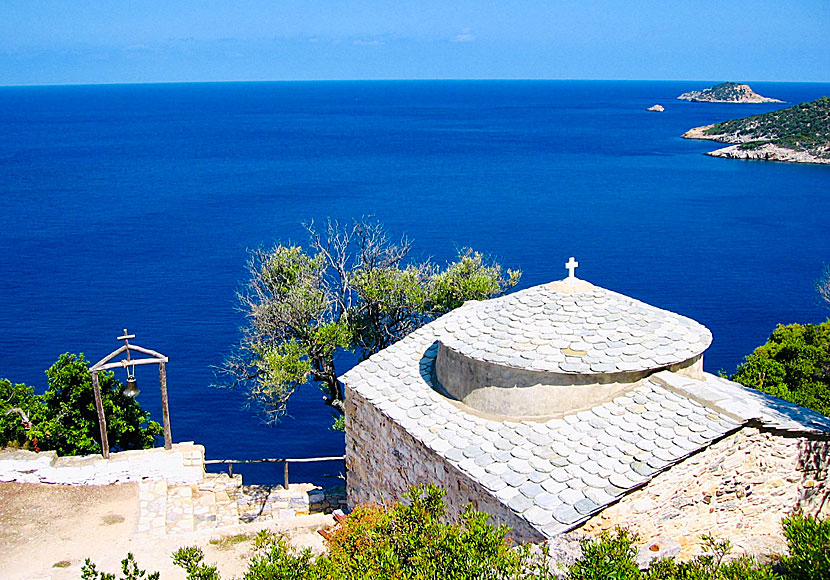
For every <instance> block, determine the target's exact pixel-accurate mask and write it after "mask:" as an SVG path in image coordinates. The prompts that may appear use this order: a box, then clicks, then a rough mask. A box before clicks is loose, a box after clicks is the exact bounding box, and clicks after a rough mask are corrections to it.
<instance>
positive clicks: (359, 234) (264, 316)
mask: <svg viewBox="0 0 830 580" xmlns="http://www.w3.org/2000/svg"><path fill="white" fill-rule="evenodd" d="M305 227H306V230H307V232H308V235H309V241H308V245H307V246H306V247H301V246H298V245H291V244H289V245H283V244H278V245H276V246H275V247H273V248H271V249H264V248H259V249H255V250H253V251H251V252H250V259H249V261H248V271H249V280H248V282H247V284H246V285H245V286H244V287H243V288H242V289H241V290H240V291H239V292H238V299H239V305H240V308H241V310H242V311H243V312H244V313H245V315H246V316H247V318H248V324H247V326H245V327H244V328H243V331H242V332H243V336H242V338H241V340H240V342H239V344H238V345H237V347H236V349H235V351H234V352H233V354H232V355H231V356H229V357H228V358H227V359H226V360H225V363H224V365H223V366H222V368H221V369H220V375H224V376H223V378H224V379H225V380H223V381H222V384H224V385H228V386H233V387H242V388H245V389H246V390H247V392H248V395H249V401H250V402H251V403H252V404H254V405H256V406H257V407H259V409H260V410H261V411H263V412H264V415H265V417H266V418H267V419H268V420H270V421H276V420H279V419H280V418H281V417H282V416H283V415H284V414H285V411H286V404H287V402H288V400H289V398H290V397H291V395H292V394H293V393H294V392H296V390H297V388H299V387H300V386H301V385H304V384H306V383H308V382H314V383H317V384H318V385H319V386H320V387H321V388H322V390H323V392H324V400H325V403H326V404H327V405H329V406H331V407H332V408H333V409H335V410H336V411H337V412H338V413H340V414H342V413H343V386H342V384H341V383H340V382H339V381H338V380H337V374H338V372H337V369H336V368H335V359H336V354H337V353H338V352H342V351H351V352H354V353H356V354H357V355H358V356H359V357H360V358H361V359H365V358H367V357H369V356H370V355H372V354H374V353H376V352H378V351H379V350H381V349H383V348H386V347H387V346H389V345H391V344H392V343H393V342H395V341H397V340H399V339H401V338H403V337H404V336H406V335H407V334H408V333H410V332H412V331H413V330H415V329H417V328H418V327H420V326H422V325H423V324H425V323H426V322H428V321H430V320H432V319H434V318H435V317H437V316H440V315H441V314H444V313H446V312H448V311H450V310H451V309H453V308H456V307H457V306H460V305H461V304H463V303H464V301H466V300H472V299H475V300H483V299H487V298H491V297H494V296H498V295H500V294H503V293H504V292H506V291H507V290H509V289H510V288H512V287H513V286H515V285H516V284H517V283H518V281H519V278H520V276H521V272H519V271H514V270H507V271H506V272H503V271H502V267H501V266H500V265H499V264H498V263H496V262H493V261H492V260H489V259H487V258H486V257H485V256H484V255H483V254H481V253H479V252H475V251H473V250H471V249H464V250H461V251H460V252H459V253H458V257H457V259H456V260H455V261H453V262H452V263H449V264H447V265H446V266H445V267H443V268H441V267H439V266H438V265H436V264H435V263H433V262H432V261H430V260H422V261H415V260H412V259H410V251H411V249H412V245H411V242H410V240H409V239H407V238H406V237H402V238H400V239H399V240H395V241H393V240H392V239H391V238H390V237H389V236H388V234H387V233H386V231H385V229H384V227H383V226H382V224H380V223H379V222H377V221H374V220H370V219H365V218H364V219H361V220H358V221H355V222H353V223H352V224H348V225H342V224H340V223H338V222H335V221H331V220H329V221H328V222H327V223H326V225H325V227H324V228H322V229H318V228H317V227H316V226H315V225H314V223H313V222H312V223H310V224H305Z"/></svg>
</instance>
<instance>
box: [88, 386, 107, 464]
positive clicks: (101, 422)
mask: <svg viewBox="0 0 830 580" xmlns="http://www.w3.org/2000/svg"><path fill="white" fill-rule="evenodd" d="M92 391H93V393H94V394H95V410H96V411H98V427H99V428H100V429H101V454H102V455H103V456H104V459H109V457H110V444H109V440H108V439H107V418H106V417H104V403H103V402H102V401H101V387H100V385H99V384H98V371H92Z"/></svg>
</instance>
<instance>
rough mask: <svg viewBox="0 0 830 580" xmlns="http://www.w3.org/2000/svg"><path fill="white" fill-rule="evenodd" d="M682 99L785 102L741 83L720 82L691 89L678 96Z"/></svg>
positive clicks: (723, 101)
mask: <svg viewBox="0 0 830 580" xmlns="http://www.w3.org/2000/svg"><path fill="white" fill-rule="evenodd" d="M677 99H678V100H680V101H692V102H695V103H783V102H784V101H779V100H778V99H771V98H769V97H764V96H761V95H759V94H758V93H756V92H755V91H753V90H752V89H751V88H750V86H749V85H745V84H741V83H720V84H719V85H714V86H712V87H709V88H708V89H703V90H702V91H689V92H688V93H683V94H682V95H680V96H679V97H677Z"/></svg>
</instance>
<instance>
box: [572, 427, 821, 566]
mask: <svg viewBox="0 0 830 580" xmlns="http://www.w3.org/2000/svg"><path fill="white" fill-rule="evenodd" d="M829 469H830V442H828V441H827V440H811V439H808V438H806V437H795V436H792V435H789V434H781V433H774V432H770V431H765V430H759V429H756V428H751V427H746V428H744V429H741V430H740V431H738V432H737V433H734V434H732V435H730V436H728V437H726V438H724V439H723V440H721V441H719V442H717V443H715V444H713V445H712V446H710V447H708V448H707V449H705V450H703V451H702V452H700V453H698V454H697V455H695V456H693V457H691V458H689V459H687V460H686V461H685V462H683V463H681V464H679V465H676V466H674V467H672V468H671V469H669V470H668V471H666V472H664V473H662V474H660V475H658V476H656V477H655V478H654V479H653V480H652V481H651V482H650V483H648V485H646V486H645V487H643V488H642V489H640V490H638V491H635V492H633V493H631V494H629V495H627V496H626V497H625V498H623V499H622V500H621V501H620V502H619V503H617V504H615V505H612V506H610V507H608V508H607V509H605V510H604V511H603V512H601V513H600V514H598V515H596V516H594V517H593V518H592V519H590V520H588V521H587V522H586V523H585V524H584V525H583V526H582V527H581V528H580V529H579V530H578V532H583V533H585V534H587V535H589V536H594V537H595V536H598V535H599V534H600V533H601V532H603V531H610V530H612V529H613V528H614V527H616V526H621V527H627V528H628V529H629V530H631V531H633V532H636V533H637V535H638V536H639V537H640V544H641V545H642V546H649V547H651V548H652V549H654V550H657V549H658V548H659V550H660V551H661V552H662V551H663V550H665V549H666V548H667V547H668V546H673V547H674V548H675V549H674V550H673V551H676V550H677V548H678V544H679V551H680V558H682V559H687V558H689V557H691V556H693V555H695V554H698V553H700V551H701V549H700V548H701V540H700V538H701V536H702V535H704V534H710V535H713V536H715V537H716V538H724V539H725V538H728V539H729V540H730V541H731V543H732V545H733V553H735V554H741V553H749V554H755V555H763V554H772V553H780V552H783V551H784V550H785V547H786V543H785V540H784V536H783V534H782V532H781V518H783V517H784V516H785V515H787V514H789V513H791V512H792V511H793V510H794V509H796V508H797V507H800V508H801V509H803V510H804V511H805V512H806V513H809V514H819V515H822V516H823V517H827V516H828V515H830V498H828V496H830V478H828V470H829ZM655 544H656V546H655Z"/></svg>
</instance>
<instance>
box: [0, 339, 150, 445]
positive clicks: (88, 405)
mask: <svg viewBox="0 0 830 580" xmlns="http://www.w3.org/2000/svg"><path fill="white" fill-rule="evenodd" d="M46 377H47V381H48V389H47V390H46V392H45V393H44V394H43V395H34V393H33V390H32V388H31V387H27V386H26V385H15V386H13V387H12V386H11V383H10V382H9V381H6V380H0V435H2V441H0V443H2V444H4V445H12V446H16V447H35V445H33V443H34V442H35V441H36V443H37V444H36V447H39V448H40V449H43V450H49V449H52V450H55V451H57V452H58V454H59V455H86V454H92V453H100V452H101V443H100V438H101V436H100V429H99V426H98V413H97V411H96V409H95V397H94V394H93V390H92V377H91V376H90V374H89V362H88V361H87V360H86V359H85V358H84V356H83V355H80V356H79V355H74V354H68V353H67V354H62V355H61V356H60V357H59V358H58V360H57V362H56V363H55V364H54V365H52V367H51V368H50V369H49V370H48V371H46ZM99 382H100V387H101V399H102V403H103V406H104V415H105V417H106V420H107V438H108V441H109V446H110V450H111V451H123V450H126V449H146V448H149V447H152V446H153V444H154V442H155V438H156V437H157V436H159V435H160V434H161V433H162V429H161V426H160V425H159V424H158V423H156V422H155V421H150V420H149V419H150V414H149V413H147V412H145V411H144V410H143V409H142V408H141V406H140V405H139V404H138V402H137V401H136V400H135V399H131V398H130V397H127V396H126V395H124V394H123V392H122V391H123V385H122V384H121V383H120V382H119V381H118V380H117V379H116V378H115V376H114V375H113V373H111V372H102V373H100V374H99ZM14 407H20V408H22V409H23V410H24V411H25V412H26V413H27V414H28V416H29V419H30V420H31V422H32V427H31V429H28V430H26V429H25V428H23V425H22V422H21V417H20V416H19V415H18V414H17V413H10V414H8V415H7V414H6V411H7V410H9V409H11V408H14Z"/></svg>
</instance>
